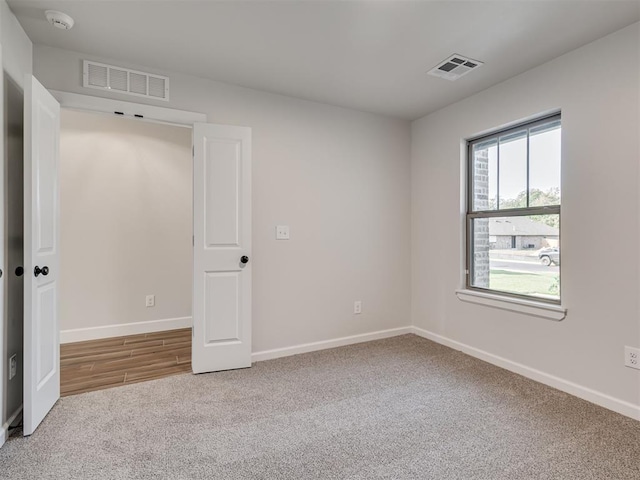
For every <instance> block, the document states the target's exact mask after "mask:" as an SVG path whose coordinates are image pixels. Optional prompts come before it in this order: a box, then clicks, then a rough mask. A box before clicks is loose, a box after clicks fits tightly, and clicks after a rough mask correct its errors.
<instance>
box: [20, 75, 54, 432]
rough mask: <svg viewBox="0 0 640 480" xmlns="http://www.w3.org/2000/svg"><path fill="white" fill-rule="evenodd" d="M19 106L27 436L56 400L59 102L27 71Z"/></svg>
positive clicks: (25, 419) (25, 427)
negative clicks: (21, 107)
mask: <svg viewBox="0 0 640 480" xmlns="http://www.w3.org/2000/svg"><path fill="white" fill-rule="evenodd" d="M24 105H25V112H24V125H25V132H24V141H25V145H24V178H25V182H24V242H25V246H24V272H25V273H24V282H25V285H24V347H25V348H24V428H23V430H24V435H31V434H32V433H33V432H34V431H35V429H36V428H37V427H38V425H39V424H40V422H41V421H42V420H43V419H44V417H45V416H46V415H47V413H49V410H51V408H52V407H53V405H54V404H55V403H56V401H57V400H58V398H60V338H59V325H58V271H59V264H60V262H59V255H60V249H59V228H58V226H59V224H60V203H59V189H58V167H59V157H60V149H59V138H60V105H59V104H58V102H57V101H56V99H55V98H53V96H52V95H51V94H50V93H49V92H48V91H47V90H46V89H45V88H44V87H43V86H42V85H41V84H40V83H39V82H38V81H37V80H36V79H35V78H34V77H33V76H31V75H27V76H26V78H25V89H24ZM36 267H37V269H38V270H39V271H38V272H36ZM36 273H38V275H37V276H36Z"/></svg>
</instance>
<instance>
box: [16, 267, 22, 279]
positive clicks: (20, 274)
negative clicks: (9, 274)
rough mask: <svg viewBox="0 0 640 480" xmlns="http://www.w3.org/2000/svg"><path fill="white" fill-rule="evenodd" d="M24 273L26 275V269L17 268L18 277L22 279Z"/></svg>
mask: <svg viewBox="0 0 640 480" xmlns="http://www.w3.org/2000/svg"><path fill="white" fill-rule="evenodd" d="M23 273H24V268H22V267H16V277H21V276H22V274H23Z"/></svg>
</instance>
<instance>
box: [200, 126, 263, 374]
mask: <svg viewBox="0 0 640 480" xmlns="http://www.w3.org/2000/svg"><path fill="white" fill-rule="evenodd" d="M193 144H194V152H193V155H194V162H193V178H194V182H193V232H194V251H193V345H192V368H193V371H194V373H203V372H214V371H218V370H229V369H233V368H245V367H250V366H251V129H250V128H247V127H233V126H227V125H210V124H205V123H196V124H195V125H194V129H193Z"/></svg>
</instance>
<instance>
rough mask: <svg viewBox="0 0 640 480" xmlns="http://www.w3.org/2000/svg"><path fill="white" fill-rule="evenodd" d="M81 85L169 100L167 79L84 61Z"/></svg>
mask: <svg viewBox="0 0 640 480" xmlns="http://www.w3.org/2000/svg"><path fill="white" fill-rule="evenodd" d="M82 85H83V86H84V87H87V88H98V89H100V90H112V91H114V92H118V93H126V94H128V95H136V96H138V97H147V98H154V99H156V100H167V101H168V100H169V77H163V76H162V75H156V74H153V73H145V72H138V71H136V70H129V69H127V68H120V67H114V66H113V65H105V64H104V63H96V62H90V61H88V60H85V61H84V65H83V79H82Z"/></svg>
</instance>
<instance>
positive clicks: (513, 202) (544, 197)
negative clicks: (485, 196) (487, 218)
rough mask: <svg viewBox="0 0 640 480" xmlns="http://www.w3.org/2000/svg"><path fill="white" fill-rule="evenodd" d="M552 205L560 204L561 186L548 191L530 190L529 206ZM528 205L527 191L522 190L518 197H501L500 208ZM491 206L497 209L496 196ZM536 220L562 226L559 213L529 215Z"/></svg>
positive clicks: (556, 226)
mask: <svg viewBox="0 0 640 480" xmlns="http://www.w3.org/2000/svg"><path fill="white" fill-rule="evenodd" d="M550 205H560V188H558V187H554V188H550V189H549V190H547V191H543V190H539V189H537V188H532V189H531V190H529V206H530V207H544V206H550ZM526 206H527V191H526V190H524V191H522V192H520V193H519V194H518V195H517V196H516V198H501V199H500V210H507V209H510V208H526ZM489 208H490V209H492V210H495V208H496V198H495V197H493V198H491V199H489ZM529 218H531V220H533V221H535V222H543V223H546V224H547V225H549V226H552V227H555V228H560V218H559V217H558V215H536V216H531V217H529Z"/></svg>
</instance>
